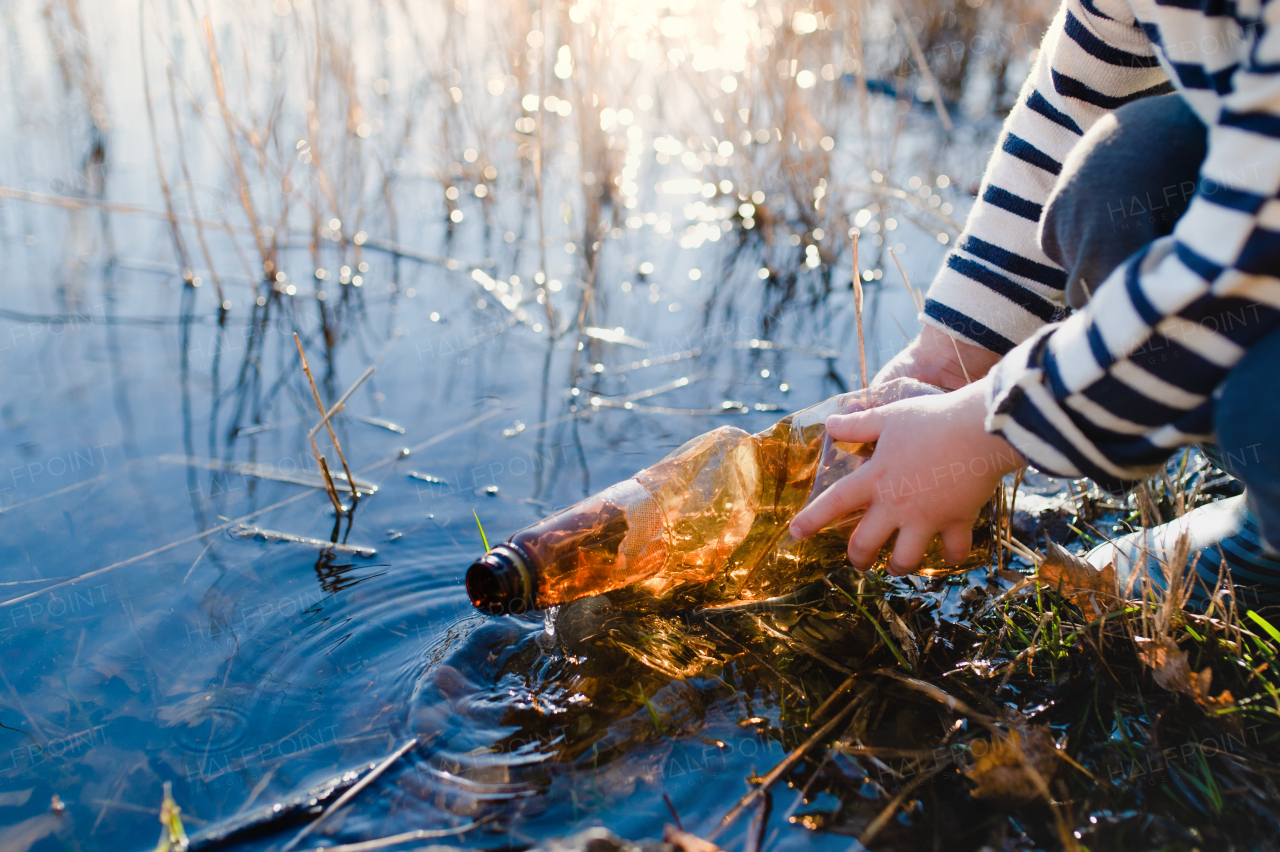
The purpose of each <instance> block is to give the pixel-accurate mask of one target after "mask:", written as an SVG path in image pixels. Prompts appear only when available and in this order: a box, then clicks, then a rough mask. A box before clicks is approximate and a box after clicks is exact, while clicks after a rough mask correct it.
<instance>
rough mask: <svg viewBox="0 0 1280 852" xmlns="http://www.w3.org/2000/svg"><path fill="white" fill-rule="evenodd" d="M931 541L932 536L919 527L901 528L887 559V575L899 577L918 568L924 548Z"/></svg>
mask: <svg viewBox="0 0 1280 852" xmlns="http://www.w3.org/2000/svg"><path fill="white" fill-rule="evenodd" d="M932 540H933V534H932V533H930V532H928V531H926V530H924V529H921V528H919V527H903V528H902V529H899V530H898V541H897V543H896V544H895V545H894V547H893V556H892V557H890V559H889V573H890V574H893V575H894V576H897V577H901V576H902V575H903V574H910V573H911V572H912V571H914V570H916V569H917V568H919V567H920V560H921V559H924V552H925V548H927V547H928V546H929V542H930V541H932Z"/></svg>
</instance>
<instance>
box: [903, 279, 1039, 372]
mask: <svg viewBox="0 0 1280 852" xmlns="http://www.w3.org/2000/svg"><path fill="white" fill-rule="evenodd" d="M920 319H921V322H927V323H929V324H930V325H932V326H934V327H935V328H937V329H938V330H939V331H944V332H946V333H947V334H950V335H951V336H953V337H959V338H960V339H962V340H965V341H967V342H969V343H972V344H974V345H976V346H981V347H982V348H983V349H988V350H990V351H992V352H995V353H996V354H997V355H1005V354H1008V352H1009V351H1010V350H1012V349H1013V348H1014V347H1015V346H1017V345H1018V344H1020V343H1022V342H1023V341H1025V340H1027V339H1028V338H1030V337H1031V336H1032V335H1033V334H1035V333H1036V331H1038V330H1039V329H1040V328H1042V327H1043V326H1044V323H1043V321H1041V320H1040V319H1039V318H1038V317H1036V316H1035V315H1034V314H1032V313H1030V312H1028V311H1027V310H1025V309H1024V308H1022V307H1021V306H1019V305H1017V304H1014V303H1013V302H1011V301H1009V300H1008V299H1006V298H1005V297H1003V296H1001V295H1000V294H998V293H996V292H994V291H993V290H991V289H989V288H987V287H985V286H983V285H982V284H980V283H978V282H977V281H974V280H973V279H972V278H970V277H968V276H966V275H964V274H961V273H960V272H959V271H957V270H956V269H953V268H952V266H951V265H950V264H943V266H942V269H940V270H939V271H938V275H937V277H936V278H934V279H933V284H932V286H930V287H929V292H928V294H927V298H926V299H925V305H924V312H923V314H922V315H921V317H920Z"/></svg>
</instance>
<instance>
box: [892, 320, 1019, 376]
mask: <svg viewBox="0 0 1280 852" xmlns="http://www.w3.org/2000/svg"><path fill="white" fill-rule="evenodd" d="M999 360H1000V356H999V355H997V354H996V353H994V352H992V351H990V350H989V349H983V348H982V347H981V346H974V345H973V344H972V343H965V342H964V341H963V340H957V339H956V338H954V337H952V336H951V335H949V334H945V333H943V332H941V331H938V330H937V329H936V328H934V327H933V326H931V325H926V326H925V327H924V328H922V329H920V333H919V334H918V335H916V339H915V340H913V341H911V342H910V343H909V344H907V348H906V349H903V350H902V351H901V352H899V353H898V354H897V355H895V356H893V360H892V361H890V362H889V363H888V364H885V365H884V366H883V367H881V368H880V372H878V373H876V377H875V378H874V379H872V380H871V384H873V385H878V384H880V383H881V382H887V381H889V380H890V379H898V378H904V377H905V378H908V379H917V380H919V381H922V382H928V383H929V384H931V385H937V386H938V387H940V388H947V389H948V390H955V389H956V388H962V387H964V386H965V385H967V384H969V382H976V381H977V380H978V379H980V378H982V377H983V376H985V375H986V374H987V371H988V370H990V369H991V368H992V367H994V366H995V363H996V362H997V361H999Z"/></svg>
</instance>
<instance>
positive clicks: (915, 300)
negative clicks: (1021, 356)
mask: <svg viewBox="0 0 1280 852" xmlns="http://www.w3.org/2000/svg"><path fill="white" fill-rule="evenodd" d="M889 257H891V258H893V263H894V265H895V266H897V267H898V274H899V275H901V276H902V283H903V284H905V285H907V292H908V293H910V294H911V304H913V305H915V306H916V311H917V312H921V311H923V310H924V297H923V296H921V295H920V292H919V291H918V290H916V288H915V287H912V286H911V279H910V278H908V277H907V273H906V270H904V269H903V268H902V261H900V260H898V253H897V252H896V251H894V250H893V249H892V248H890V249H889ZM952 339H953V340H954V339H955V338H952ZM962 366H963V365H962ZM966 378H967V375H966Z"/></svg>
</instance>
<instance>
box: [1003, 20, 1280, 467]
mask: <svg viewBox="0 0 1280 852" xmlns="http://www.w3.org/2000/svg"><path fill="white" fill-rule="evenodd" d="M1166 5H1168V4H1166ZM1228 5H1230V4H1228ZM1246 8H1251V9H1252V10H1253V14H1254V17H1253V19H1252V20H1249V19H1247V18H1246V19H1244V20H1241V21H1240V23H1241V24H1242V29H1241V37H1240V38H1239V39H1238V40H1237V41H1238V44H1237V45H1236V46H1235V48H1236V49H1235V53H1236V54H1237V55H1236V57H1235V58H1236V59H1237V60H1238V63H1239V64H1238V66H1237V67H1236V68H1235V69H1234V71H1232V72H1231V73H1230V78H1229V81H1227V82H1228V85H1226V86H1224V88H1225V89H1226V91H1225V92H1222V95H1221V101H1220V103H1221V108H1220V110H1219V112H1218V120H1217V121H1216V122H1215V123H1213V124H1212V125H1211V126H1210V127H1209V132H1208V154H1207V156H1206V158H1205V161H1204V163H1203V165H1202V166H1201V170H1200V181H1199V185H1198V187H1197V191H1196V193H1195V195H1194V196H1193V197H1192V200H1191V204H1190V206H1189V207H1188V209H1187V212H1186V213H1185V214H1184V215H1183V217H1182V218H1181V219H1180V220H1178V223H1177V225H1176V226H1175V228H1174V231H1173V233H1172V234H1171V235H1170V236H1168V237H1164V238H1162V239H1160V240H1157V241H1156V242H1154V243H1152V244H1151V245H1150V246H1148V247H1147V249H1145V250H1144V251H1142V252H1139V253H1138V254H1137V255H1135V256H1134V257H1133V258H1131V259H1130V260H1129V261H1128V262H1126V263H1125V264H1123V265H1122V266H1121V267H1120V268H1118V269H1117V270H1116V271H1115V272H1114V273H1112V274H1111V275H1110V276H1109V277H1108V278H1107V279H1106V281H1104V282H1103V283H1102V284H1101V285H1100V286H1098V288H1097V289H1096V291H1095V293H1094V295H1093V298H1092V299H1091V300H1090V302H1089V303H1088V305H1086V306H1085V307H1084V308H1083V309H1082V310H1080V311H1077V312H1076V313H1075V314H1073V315H1072V316H1071V317H1070V318H1069V319H1067V320H1065V321H1064V322H1062V323H1060V324H1056V325H1052V326H1049V327H1046V328H1044V329H1042V330H1041V331H1039V332H1036V333H1034V334H1033V335H1032V336H1031V337H1030V338H1028V339H1027V340H1026V341H1025V342H1024V343H1022V344H1021V345H1019V346H1018V347H1017V348H1015V349H1014V350H1013V351H1012V352H1010V353H1009V354H1008V355H1007V356H1005V357H1004V358H1003V359H1002V360H1001V361H1000V363H999V364H997V365H996V367H995V368H994V369H993V370H992V374H991V375H992V383H991V386H990V387H991V390H990V393H991V396H990V397H989V399H988V417H987V428H988V429H990V430H992V431H998V432H1000V433H1002V434H1003V435H1004V436H1005V437H1006V438H1007V439H1009V441H1010V442H1011V443H1012V444H1013V445H1014V446H1015V447H1017V448H1018V449H1019V450H1020V451H1021V452H1022V453H1023V454H1024V455H1025V456H1026V457H1027V459H1028V460H1029V461H1030V462H1031V463H1032V464H1034V465H1035V466H1036V467H1039V468H1040V469H1042V470H1044V471H1046V472H1049V473H1054V474H1058V475H1060V476H1089V477H1092V478H1093V479H1095V480H1097V481H1098V482H1099V483H1101V484H1103V485H1104V486H1106V487H1109V488H1117V487H1121V486H1123V485H1124V484H1125V483H1126V482H1129V481H1133V480H1135V479H1140V478H1142V477H1143V476H1146V475H1149V474H1150V473H1151V472H1153V471H1154V470H1156V469H1158V468H1159V466H1160V465H1161V464H1162V463H1163V462H1164V460H1165V459H1166V458H1167V457H1168V456H1169V454H1170V452H1172V451H1173V450H1174V449H1175V448H1176V447H1178V446H1180V445H1184V444H1187V443H1191V442H1193V441H1196V440H1203V439H1206V438H1209V437H1211V435H1212V432H1213V421H1212V414H1213V402H1212V394H1213V391H1214V389H1215V388H1216V387H1217V386H1218V385H1219V384H1220V383H1221V382H1222V380H1223V379H1224V378H1225V377H1226V375H1227V373H1228V372H1230V370H1231V368H1232V367H1233V366H1235V364H1236V363H1237V362H1238V361H1239V360H1240V358H1241V357H1243V355H1244V353H1245V352H1246V351H1247V350H1248V349H1249V347H1250V346H1251V345H1253V344H1254V343H1255V342H1256V341H1258V340H1259V339H1261V338H1262V337H1263V336H1264V335H1267V334H1269V333H1270V332H1272V331H1274V330H1275V329H1276V328H1277V327H1280V0H1268V2H1265V3H1259V2H1258V0H1249V2H1241V3H1240V4H1238V5H1235V14H1236V16H1237V18H1238V19H1239V18H1241V17H1243V16H1244V14H1245V10H1246ZM1175 14H1176V15H1178V16H1181V15H1183V14H1185V15H1187V16H1195V15H1199V16H1204V15H1205V14H1206V12H1205V11H1202V10H1201V9H1198V8H1197V9H1191V8H1185V9H1184V8H1178V9H1176V10H1173V11H1171V12H1169V13H1168V15H1169V17H1171V18H1172V17H1173V16H1174V15H1175ZM1216 14H1224V13H1223V12H1221V11H1218V12H1216ZM1179 20H1180V19H1177V18H1175V19H1174V20H1173V23H1174V24H1177V23H1178V21H1179ZM1187 25H1188V29H1189V30H1190V31H1192V32H1194V31H1195V26H1196V25H1195V22H1194V20H1193V19H1192V18H1190V17H1188V18H1187ZM1162 28H1163V25H1162ZM1186 44H1189V45H1191V46H1192V48H1193V51H1194V49H1198V48H1195V47H1194V46H1195V45H1196V44H1197V42H1196V41H1194V40H1189V41H1188V42H1186ZM1210 46H1213V45H1210ZM1215 49H1216V50H1220V49H1221V48H1220V47H1216V48H1215ZM1168 52H1169V54H1170V59H1171V61H1175V60H1180V59H1189V60H1194V59H1196V58H1197V57H1195V56H1185V57H1180V56H1173V55H1172V54H1173V50H1172V48H1169V50H1168ZM1200 58H1202V59H1205V60H1207V59H1208V58H1209V57H1200ZM1213 58H1214V59H1215V60H1216V61H1217V62H1219V63H1220V62H1222V61H1223V58H1222V56H1221V55H1219V56H1217V57H1213ZM1174 67H1175V68H1179V66H1178V64H1177V62H1176V61H1175V64H1174ZM1179 74H1180V77H1182V73H1181V69H1180V68H1179ZM1157 150H1158V149H1157ZM1277 369H1278V370H1280V365H1278V366H1277ZM1272 392H1274V389H1271V388H1259V393H1272Z"/></svg>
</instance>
